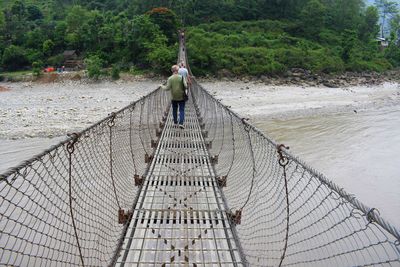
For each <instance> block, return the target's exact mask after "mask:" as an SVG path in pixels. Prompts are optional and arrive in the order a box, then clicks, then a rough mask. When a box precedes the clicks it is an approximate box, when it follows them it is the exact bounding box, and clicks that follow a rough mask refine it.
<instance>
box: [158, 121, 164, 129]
mask: <svg viewBox="0 0 400 267" xmlns="http://www.w3.org/2000/svg"><path fill="white" fill-rule="evenodd" d="M159 126H160V129H162V128H164V126H165V123H164V122H162V121H160V124H159Z"/></svg>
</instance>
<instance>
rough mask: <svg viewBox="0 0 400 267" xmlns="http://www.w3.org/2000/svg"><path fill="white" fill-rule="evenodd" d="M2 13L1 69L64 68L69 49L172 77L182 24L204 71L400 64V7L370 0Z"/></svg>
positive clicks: (113, 4) (54, 1)
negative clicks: (383, 33) (383, 31)
mask: <svg viewBox="0 0 400 267" xmlns="http://www.w3.org/2000/svg"><path fill="white" fill-rule="evenodd" d="M378 2H379V1H378ZM380 2H382V3H383V4H384V3H390V2H388V1H387V0H380ZM0 9H1V10H0V68H1V69H2V70H3V71H13V70H21V69H29V68H31V67H32V66H34V67H35V68H38V67H43V66H48V65H51V66H59V65H61V64H63V60H64V58H63V55H62V54H63V52H64V51H65V50H76V51H77V52H78V53H79V55H80V57H81V58H82V59H85V60H86V62H87V63H91V62H92V63H93V62H96V64H98V65H100V66H102V67H108V66H112V65H113V66H118V68H122V69H126V70H134V71H135V70H149V69H150V70H154V71H157V72H165V71H168V69H169V66H170V64H171V63H172V62H174V60H175V57H176V51H177V43H176V40H177V38H176V32H177V29H178V28H179V27H182V25H184V26H185V27H186V28H187V37H188V51H189V57H190V59H191V61H192V62H191V63H192V68H193V70H194V71H195V72H196V73H197V74H200V75H202V74H215V73H218V72H219V73H227V74H234V75H264V74H267V75H268V74H279V73H284V72H285V71H286V70H288V69H290V68H294V67H297V68H304V69H308V70H311V71H313V72H326V73H332V72H342V71H345V70H349V71H364V70H374V71H383V70H387V69H391V68H394V67H398V66H399V65H400V49H399V46H398V42H397V39H398V36H397V32H398V29H399V28H400V26H399V22H400V16H399V15H398V11H397V10H391V12H392V13H390V14H386V13H385V10H383V9H382V6H380V8H376V7H374V6H367V5H366V4H365V3H364V1H363V0H287V1H279V0H188V1H172V0H168V1H167V0H164V1H163V0H148V1H142V0H106V1H96V0H81V1H75V0H3V1H2V3H1V4H0ZM382 16H386V17H385V19H386V20H387V21H390V25H391V26H392V27H391V33H392V34H391V41H390V44H389V47H388V48H386V49H384V50H382V49H381V48H380V46H379V44H378V42H377V41H376V37H377V36H379V29H380V27H379V25H378V23H379V19H380V18H382Z"/></svg>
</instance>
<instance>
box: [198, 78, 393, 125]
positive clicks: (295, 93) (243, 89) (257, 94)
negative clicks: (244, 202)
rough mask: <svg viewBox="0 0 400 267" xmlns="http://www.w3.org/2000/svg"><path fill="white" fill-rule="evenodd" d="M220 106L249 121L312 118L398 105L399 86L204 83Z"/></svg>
mask: <svg viewBox="0 0 400 267" xmlns="http://www.w3.org/2000/svg"><path fill="white" fill-rule="evenodd" d="M202 85H203V87H204V88H205V89H207V90H208V91H209V92H210V93H211V94H213V95H214V96H215V97H216V98H217V99H221V100H222V103H224V104H226V105H227V106H231V108H232V109H233V110H234V111H236V112H237V113H239V114H241V115H242V116H243V117H248V118H250V119H251V120H252V121H257V120H260V119H262V118H266V117H268V118H282V117H285V118H289V117H304V116H310V115H313V114H327V113H334V112H354V113H356V112H357V111H358V110H360V109H367V108H371V107H376V108H380V107H387V106H391V105H398V104H400V85H399V84H398V83H384V84H381V85H379V86H353V87H343V88H326V87H306V86H302V87H299V86H268V85H265V84H261V83H251V82H250V83H247V82H218V83H214V82H203V83H202Z"/></svg>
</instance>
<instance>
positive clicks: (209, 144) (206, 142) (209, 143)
mask: <svg viewBox="0 0 400 267" xmlns="http://www.w3.org/2000/svg"><path fill="white" fill-rule="evenodd" d="M204 143H205V144H206V148H207V149H211V148H212V141H205V142H204Z"/></svg>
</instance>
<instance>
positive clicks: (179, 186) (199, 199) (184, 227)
mask: <svg viewBox="0 0 400 267" xmlns="http://www.w3.org/2000/svg"><path fill="white" fill-rule="evenodd" d="M171 117H172V116H171V114H169V117H168V119H167V121H166V124H165V127H164V130H163V132H162V135H161V139H160V141H159V142H158V147H157V149H156V151H155V156H154V159H153V161H152V163H151V167H150V171H149V173H148V175H147V176H146V178H145V182H144V186H143V188H142V191H141V193H140V197H139V201H138V203H137V205H136V207H135V209H134V213H133V216H132V219H131V222H130V225H129V228H128V231H127V234H126V236H125V240H124V242H123V246H122V252H121V253H120V257H119V258H118V260H117V266H132V265H134V266H148V265H158V266H171V265H184V266H242V263H241V258H240V254H239V251H238V248H237V246H236V243H235V239H234V238H233V236H234V235H233V233H232V229H231V225H230V223H231V222H230V221H229V219H228V216H227V213H226V210H225V209H224V205H223V200H222V197H221V193H220V190H219V188H218V182H217V178H216V176H215V173H214V171H213V168H212V166H211V161H210V156H209V154H208V151H207V149H206V142H205V140H204V138H203V134H202V129H201V125H200V123H199V120H198V118H197V115H196V112H195V109H194V106H193V103H191V102H188V103H187V107H186V121H185V127H186V128H185V129H184V130H183V129H180V128H178V127H177V126H176V125H174V124H173V122H172V119H171Z"/></svg>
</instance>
